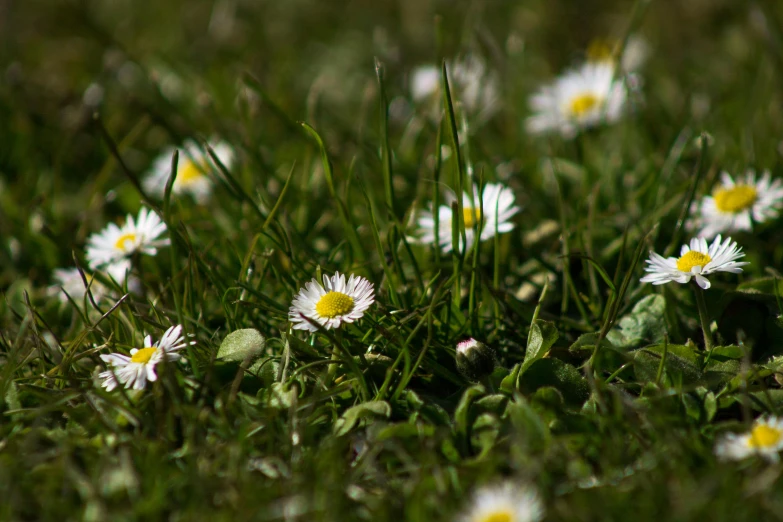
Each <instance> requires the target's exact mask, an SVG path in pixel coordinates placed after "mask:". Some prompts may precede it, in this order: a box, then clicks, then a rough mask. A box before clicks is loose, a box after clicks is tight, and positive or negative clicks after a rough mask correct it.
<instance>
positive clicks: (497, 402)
mask: <svg viewBox="0 0 783 522" xmlns="http://www.w3.org/2000/svg"><path fill="white" fill-rule="evenodd" d="M506 402H508V397H507V396H505V395H503V394H501V393H494V394H492V395H487V396H486V397H482V398H480V399H479V400H477V401H476V402H475V405H476V406H478V407H480V408H481V409H483V410H485V411H488V412H491V413H494V414H496V415H500V414H502V413H503V410H505V409H506Z"/></svg>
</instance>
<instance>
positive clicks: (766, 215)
mask: <svg viewBox="0 0 783 522" xmlns="http://www.w3.org/2000/svg"><path fill="white" fill-rule="evenodd" d="M720 180H721V183H720V185H719V186H718V187H717V188H716V189H715V191H714V192H713V193H712V195H711V196H704V198H703V199H702V200H701V202H699V205H698V217H697V218H695V219H694V220H693V221H690V222H689V223H688V226H689V228H690V229H692V230H693V229H697V228H698V229H700V231H699V235H700V236H704V237H712V236H714V235H716V234H719V233H721V232H730V231H738V230H751V229H752V227H753V223H754V222H755V223H763V222H765V221H769V220H770V219H775V218H776V217H778V214H779V213H780V209H781V208H783V182H781V180H780V179H776V180H775V181H772V180H771V178H770V174H769V172H764V174H763V175H762V176H761V179H759V180H758V181H757V180H756V173H755V172H754V171H752V170H748V171H747V172H746V173H745V177H744V179H742V180H739V179H738V180H737V181H736V182H735V181H734V179H733V178H732V177H731V176H730V175H729V173H728V172H722V173H721V176H720Z"/></svg>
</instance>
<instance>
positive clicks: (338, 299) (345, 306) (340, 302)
mask: <svg viewBox="0 0 783 522" xmlns="http://www.w3.org/2000/svg"><path fill="white" fill-rule="evenodd" d="M351 310H353V297H351V296H350V295H345V294H344V293H342V292H329V293H327V294H326V295H324V296H322V297H321V299H319V300H318V302H317V303H316V304H315V311H316V312H318V315H320V316H321V317H327V318H329V319H333V318H335V317H337V316H338V315H345V314H347V313H349V312H350V311H351Z"/></svg>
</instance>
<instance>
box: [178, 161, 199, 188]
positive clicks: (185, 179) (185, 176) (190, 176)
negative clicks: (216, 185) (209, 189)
mask: <svg viewBox="0 0 783 522" xmlns="http://www.w3.org/2000/svg"><path fill="white" fill-rule="evenodd" d="M205 169H206V165H203V164H199V163H196V162H195V161H191V160H186V161H185V163H184V164H183V165H182V167H180V169H179V172H178V173H177V182H178V183H180V184H182V185H190V184H191V183H193V182H194V181H196V180H198V179H200V178H201V177H202V176H203V175H204V170H205Z"/></svg>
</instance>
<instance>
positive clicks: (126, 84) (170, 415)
mask: <svg viewBox="0 0 783 522" xmlns="http://www.w3.org/2000/svg"><path fill="white" fill-rule="evenodd" d="M0 11H2V12H3V13H2V15H0V34H2V41H3V43H4V44H5V45H3V46H0V58H1V59H0V63H2V64H4V65H3V71H2V74H3V78H4V79H3V81H2V82H0V140H1V142H2V146H0V289H2V294H3V295H2V297H3V298H2V300H0V361H1V362H0V491H2V493H0V518H2V519H3V520H51V519H57V520H108V519H111V520H132V519H141V518H142V517H144V518H147V519H153V520H159V519H167V520H247V519H258V520H379V521H382V520H452V519H454V518H455V517H457V516H458V515H459V514H460V513H461V512H463V511H464V510H465V509H467V507H468V506H469V499H470V494H471V493H472V492H473V491H474V489H475V488H476V487H477V486H478V485H482V484H487V483H494V482H497V481H498V480H501V479H503V478H509V479H511V480H515V481H519V482H520V483H521V482H529V483H532V484H535V485H536V487H537V488H538V489H539V491H540V492H541V495H542V497H543V499H544V502H545V505H546V508H547V514H546V518H545V520H547V521H593V520H595V521H599V520H600V521H607V520H617V521H624V520H628V519H629V517H633V519H634V520H636V521H637V522H642V521H647V520H649V521H660V520H672V521H680V520H683V521H684V520H711V521H713V522H719V521H723V520H726V521H732V522H739V521H743V520H748V521H758V520H783V501H781V498H783V497H781V493H783V479H782V478H781V473H782V472H783V465H781V464H778V463H767V462H766V461H764V460H762V459H760V458H750V459H747V460H744V461H740V462H723V461H719V460H718V459H717V458H716V457H715V455H714V450H713V448H714V443H715V440H716V438H717V437H718V436H719V435H720V434H721V433H724V432H726V431H731V430H735V431H736V430H740V429H743V426H745V427H747V426H748V425H749V423H750V421H752V419H754V418H756V417H758V416H760V415H763V414H781V407H783V391H781V388H780V385H779V384H778V383H777V381H776V380H775V379H774V373H775V372H774V371H773V369H771V368H772V367H771V366H770V365H769V362H770V359H771V358H772V357H773V356H775V355H783V329H782V328H781V322H780V320H779V317H780V316H781V313H782V312H781V307H780V298H781V297H780V294H781V290H783V286H782V285H781V283H780V282H779V272H778V270H779V269H780V267H781V265H782V264H783V228H781V226H780V223H781V222H780V221H773V222H770V223H765V224H763V225H762V226H760V227H758V228H757V229H756V230H755V231H754V232H753V233H752V234H751V233H739V234H734V238H735V239H736V240H737V241H739V243H740V245H741V246H742V247H743V248H744V250H745V251H746V253H747V259H746V260H747V261H750V262H751V264H750V265H749V266H747V267H745V271H744V272H743V273H742V274H740V275H733V274H720V275H717V276H714V277H712V278H711V281H712V282H713V287H712V288H711V289H710V290H709V291H707V293H706V298H707V303H706V304H707V308H708V310H709V314H710V317H711V319H712V320H714V321H715V324H716V330H715V332H714V334H713V335H714V338H715V344H716V346H718V348H716V349H715V350H713V351H712V352H711V353H705V351H704V350H703V348H702V347H703V338H702V330H701V325H700V322H699V316H698V312H697V307H696V302H695V299H694V295H693V293H692V292H691V290H690V288H688V287H687V286H683V285H676V284H669V285H665V286H663V287H652V286H651V285H644V284H641V283H640V282H639V278H640V277H641V276H642V274H643V272H642V270H641V264H642V262H643V261H644V259H646V255H647V252H648V251H649V250H651V249H652V250H655V251H657V252H660V253H663V252H665V251H666V250H667V249H668V250H669V251H672V250H673V249H674V248H679V245H680V244H681V243H683V242H684V241H686V240H687V239H688V236H687V233H686V232H685V231H683V230H681V226H680V222H681V220H682V219H683V218H684V217H685V209H687V206H688V204H689V200H690V198H691V197H694V198H699V197H701V196H702V195H704V194H707V193H709V192H710V190H711V187H712V186H713V184H714V182H715V181H716V179H717V177H718V174H719V173H720V171H721V170H728V171H730V172H732V173H740V172H742V171H744V170H745V169H746V168H749V167H752V168H756V169H759V170H764V169H770V170H771V171H772V173H773V176H780V175H783V169H782V168H781V154H783V91H781V89H780V85H781V84H783V31H782V30H781V28H783V8H781V6H780V5H777V4H776V3H775V2H771V1H760V2H696V1H692V2H683V3H681V2H667V1H664V0H658V1H638V2H635V5H634V3H630V2H618V1H614V2H613V1H605V2H569V1H567V0H557V1H554V0H533V1H529V2H468V1H454V2H452V1H445V0H444V1H435V0H432V1H421V2H412V1H407V0H399V1H389V2H370V1H365V2H351V3H346V4H345V5H343V4H339V5H338V3H334V2H313V1H309V0H286V1H285V2H233V1H230V0H218V1H216V2H208V1H203V0H195V1H190V2H181V1H172V2H151V1H144V0H137V1H134V2H93V3H85V2H75V1H74V2H71V1H67V2H59V3H55V4H52V3H50V2H43V1H40V0H34V1H31V2H18V3H13V4H9V5H7V6H5V7H2V6H0ZM629 34H635V35H641V36H642V37H643V38H644V39H645V40H646V41H647V42H648V44H649V46H650V49H651V56H650V58H649V60H648V61H647V63H646V64H645V65H644V67H643V68H642V69H641V70H640V71H639V75H640V76H641V78H642V79H643V85H642V87H641V90H640V94H639V99H638V100H637V103H635V104H634V110H633V111H632V114H630V115H629V116H628V117H626V118H624V119H623V120H622V121H621V122H619V123H618V124H616V125H613V126H606V127H600V128H598V129H595V130H592V131H590V132H587V133H583V134H581V135H580V136H579V137H578V138H577V139H576V140H571V141H569V140H563V139H561V138H559V137H556V136H553V137H544V138H533V137H530V136H528V135H527V134H526V133H525V130H524V119H525V118H526V117H527V116H528V115H529V109H528V107H527V100H528V97H529V96H530V94H532V93H533V92H534V91H535V90H536V89H537V88H538V86H540V85H541V84H543V83H545V82H547V81H549V80H551V79H552V78H553V77H554V76H555V75H557V74H558V73H559V72H560V71H562V70H564V69H566V68H567V67H569V66H571V65H573V64H575V63H577V62H579V61H580V60H581V59H582V58H583V56H584V49H586V48H587V46H588V44H589V42H590V41H591V40H593V39H596V38H606V37H611V38H616V39H622V38H624V37H625V36H626V35H629ZM467 51H471V52H473V53H476V54H478V55H480V56H482V57H484V59H485V60H486V62H487V64H488V67H490V68H491V69H492V70H494V71H497V74H498V75H499V78H500V85H501V100H502V101H501V105H500V110H499V111H498V112H497V113H496V114H495V115H494V116H493V117H491V118H490V119H488V120H487V121H485V122H480V121H474V120H472V119H470V118H468V120H467V123H468V132H467V133H458V132H457V130H459V129H460V128H461V127H462V125H463V122H462V119H461V117H460V106H461V105H460V101H461V100H460V98H459V96H460V94H459V93H458V92H456V91H454V90H453V89H452V90H451V96H449V97H443V98H441V99H439V100H438V103H439V104H440V105H441V106H442V107H444V110H445V117H444V119H443V121H442V124H441V125H438V124H436V123H433V122H432V121H430V120H429V119H427V118H426V116H425V112H426V110H425V108H424V107H422V106H417V105H413V104H411V99H410V92H409V89H408V79H409V76H410V74H411V71H412V70H413V69H414V68H415V67H416V66H419V65H435V66H439V65H440V64H441V63H442V60H443V59H446V60H451V59H452V58H453V57H454V56H456V55H460V54H464V53H465V52H467ZM172 75H173V76H172ZM171 77H175V78H178V79H179V82H180V86H179V89H178V91H179V92H178V93H176V95H173V93H172V89H173V87H172V83H171V82H173V81H174V80H171V79H170V78H171ZM166 78H169V80H166ZM167 82H168V83H167ZM91 84H97V85H100V86H101V87H102V89H103V99H102V101H101V102H100V103H99V104H97V105H94V106H88V105H85V103H84V99H83V97H84V93H85V90H87V88H88V87H89V86H90V85H91ZM406 104H408V105H406ZM402 107H408V109H405V110H402V109H401V108H402ZM455 112H456V114H455ZM400 115H402V116H400ZM414 118H415V120H416V123H413V119H414ZM458 134H460V135H459V136H458ZM213 136H219V137H220V138H222V139H223V140H225V141H227V142H228V143H230V144H231V145H232V146H233V147H234V148H235V151H236V154H237V162H236V163H235V164H234V165H233V166H232V167H231V168H230V169H216V170H215V171H214V172H212V173H211V176H212V177H213V180H214V186H215V190H214V193H213V196H212V198H211V199H210V201H209V202H208V203H206V204H201V205H200V204H196V203H195V202H194V201H193V200H192V199H191V198H189V197H175V196H174V195H171V197H170V199H169V200H167V201H166V202H165V203H164V202H161V201H158V200H155V199H151V200H145V198H146V197H147V195H142V194H141V192H140V191H139V190H138V188H139V186H140V185H139V180H140V179H143V177H144V175H145V173H146V170H147V169H148V167H149V165H150V163H151V162H152V160H153V159H154V158H155V157H156V156H157V155H158V153H159V152H160V151H161V150H162V149H163V148H164V147H166V146H169V145H174V144H180V143H182V142H183V140H185V139H188V138H193V139H197V140H205V139H208V138H210V137H213ZM700 136H701V137H703V139H702V140H701V141H699V140H698V138H699V137H700ZM708 143H709V146H707V144H708ZM700 144H701V145H700ZM441 145H450V147H451V150H452V151H454V152H456V153H453V154H451V155H450V156H449V157H442V156H441V153H440V151H441V147H440V146H441ZM179 159H180V161H182V157H180V158H179ZM468 167H470V168H472V171H473V173H474V176H475V178H476V179H482V180H483V181H485V182H502V183H504V184H506V185H508V186H509V187H511V188H512V189H513V190H514V192H515V194H516V199H517V204H519V205H521V206H522V207H523V209H522V211H521V212H520V213H519V214H518V215H517V216H515V218H514V222H515V224H516V228H515V229H514V230H513V231H512V232H510V233H507V234H502V235H500V236H498V237H497V238H495V239H493V240H491V241H487V242H484V243H481V245H480V248H477V249H471V250H469V251H468V252H466V253H465V255H453V254H444V253H441V252H437V251H436V250H435V249H434V248H432V247H430V246H422V245H416V244H412V243H411V242H410V241H409V236H410V234H411V233H412V232H413V231H414V230H413V229H412V227H411V226H410V224H411V223H412V218H411V216H413V214H414V213H415V212H416V211H418V210H420V209H423V208H426V207H427V205H428V204H429V203H430V202H431V201H433V200H436V201H439V202H441V203H442V202H443V201H444V199H443V198H444V195H445V193H446V190H448V189H451V190H454V191H459V190H460V188H461V187H468V186H469V185H468V176H467V174H466V172H467V170H468ZM142 204H149V205H153V208H156V209H157V210H159V212H160V214H161V216H162V217H163V219H164V220H165V221H166V223H167V225H168V228H169V233H168V237H170V238H171V242H172V244H171V247H169V248H163V249H161V250H160V253H159V254H158V255H157V256H155V257H152V256H142V257H140V258H139V259H138V263H136V264H135V265H134V266H135V268H134V273H135V275H136V276H138V277H139V278H140V280H141V291H139V292H135V291H128V289H120V288H115V293H116V295H117V296H122V295H125V294H127V295H126V296H125V297H124V298H123V299H122V300H121V302H119V303H118V304H117V305H116V306H113V305H115V303H117V299H115V300H114V301H104V302H100V303H98V307H97V309H96V307H95V306H94V305H93V304H92V303H90V302H89V301H87V302H72V303H66V304H62V303H60V301H59V299H57V298H55V297H53V295H52V294H51V293H50V292H49V291H48V287H49V285H51V283H52V271H53V270H54V269H56V268H60V267H72V266H74V259H75V260H76V262H78V264H79V266H83V267H84V266H86V262H85V258H84V246H85V243H86V240H87V238H88V237H89V235H90V234H92V233H94V232H97V231H99V230H101V229H102V228H103V227H104V226H105V225H106V224H107V223H109V222H117V221H119V220H121V219H122V217H123V216H124V215H125V214H127V213H133V214H135V213H136V212H137V211H138V209H139V208H140V206H141V205H142ZM460 204H461V203H460ZM458 210H459V209H458ZM454 232H455V241H456V240H457V239H458V236H459V235H460V234H463V233H464V229H463V230H459V229H455V230H454ZM338 270H339V271H340V272H344V273H355V274H357V275H361V276H363V277H366V278H368V279H369V280H370V281H372V282H373V283H374V285H375V289H376V304H375V305H374V306H373V307H372V308H371V309H370V310H369V311H368V313H367V314H366V315H365V316H364V317H363V319H362V320H361V321H360V322H358V323H356V324H354V325H350V326H348V327H346V328H343V329H341V330H339V331H335V330H330V331H328V332H319V333H317V334H315V335H306V334H305V333H303V332H301V331H292V330H290V323H289V322H288V315H287V313H288V307H289V305H290V302H291V299H292V298H293V296H294V295H295V294H296V292H297V291H298V290H299V288H300V287H302V286H303V285H304V283H305V282H307V281H309V280H310V279H311V278H312V277H316V274H317V273H320V272H323V273H325V274H331V273H333V272H334V271H338ZM545 282H547V283H545ZM545 285H546V291H545V292H543V290H544V286H545ZM173 324H182V325H183V326H184V328H185V330H186V331H187V332H188V333H189V334H192V335H194V339H195V340H196V341H197V343H196V344H195V345H194V346H193V347H192V348H189V349H188V350H187V352H186V353H184V355H185V358H186V359H187V363H185V364H166V365H160V366H158V374H159V380H158V382H156V383H155V384H154V385H153V386H149V387H148V388H147V390H146V391H145V392H143V393H136V392H132V391H125V390H115V391H113V392H110V393H109V392H106V391H105V390H104V389H103V388H101V387H100V381H99V380H98V379H97V373H98V372H99V371H102V370H103V369H105V368H104V366H105V365H104V363H103V362H102V361H101V360H100V359H99V357H98V356H99V354H101V353H103V354H106V353H113V352H121V353H127V350H129V349H130V348H132V347H140V344H139V343H141V340H142V335H143V333H150V334H152V335H153V337H154V338H158V337H159V336H160V335H161V334H162V333H163V331H164V330H165V329H166V328H168V327H169V326H171V325H173ZM242 329H256V330H257V331H258V332H260V333H261V334H262V335H263V336H264V338H265V343H264V345H263V347H262V348H261V349H260V350H257V351H256V352H254V353H253V354H252V355H251V356H250V357H248V358H246V359H245V356H246V355H247V353H245V352H242V353H241V354H239V355H236V356H234V357H233V360H229V359H231V358H230V357H229V358H227V357H225V353H224V352H221V355H220V357H218V350H219V348H220V346H221V343H222V342H223V340H224V339H225V337H226V336H227V335H228V334H229V333H231V332H234V331H236V330H242ZM468 337H474V338H476V339H479V340H481V341H483V342H485V343H486V344H487V345H489V346H491V347H493V348H494V350H495V352H496V354H497V358H498V362H499V364H498V367H497V369H496V370H495V372H494V373H493V374H492V375H491V376H489V377H488V378H485V379H483V382H482V383H481V384H477V383H471V382H469V381H467V380H466V379H465V378H464V377H463V376H462V375H461V374H460V373H459V372H458V370H457V367H456V363H455V347H456V344H457V343H458V342H460V341H462V340H464V339H466V338H468ZM240 348H242V347H241V346H240ZM256 348H258V347H257V346H256ZM224 349H225V347H224Z"/></svg>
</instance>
